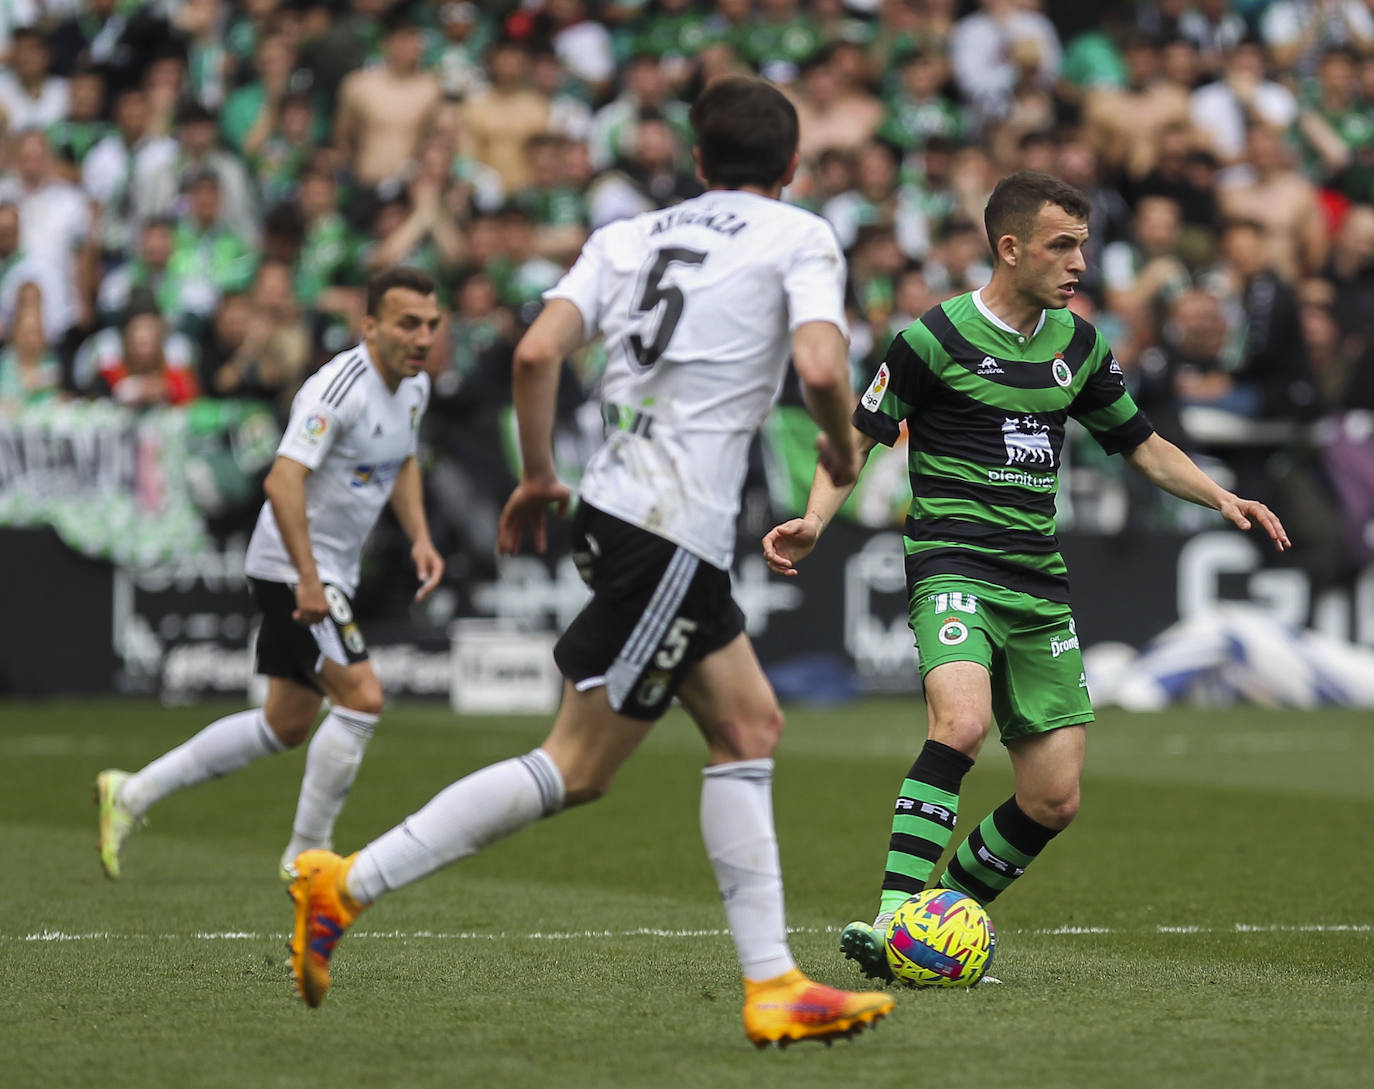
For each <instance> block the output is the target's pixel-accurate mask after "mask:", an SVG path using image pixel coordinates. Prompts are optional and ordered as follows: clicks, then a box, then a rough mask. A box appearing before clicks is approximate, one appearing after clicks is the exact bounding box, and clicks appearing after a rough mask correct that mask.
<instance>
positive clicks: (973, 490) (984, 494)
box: [911, 473, 1055, 517]
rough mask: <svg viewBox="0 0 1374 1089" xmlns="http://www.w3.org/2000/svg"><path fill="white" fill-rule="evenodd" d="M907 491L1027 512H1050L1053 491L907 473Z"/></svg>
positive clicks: (916, 495)
mask: <svg viewBox="0 0 1374 1089" xmlns="http://www.w3.org/2000/svg"><path fill="white" fill-rule="evenodd" d="M911 494H912V496H913V497H914V498H916V499H970V500H972V501H973V502H975V503H988V504H990V505H992V506H1002V507H1016V508H1017V509H1019V510H1024V511H1029V512H1030V513H1031V514H1044V515H1048V516H1051V517H1052V516H1053V515H1054V509H1055V504H1054V493H1053V492H1031V491H1026V490H1025V489H1023V488H1017V487H998V486H997V485H995V484H975V483H974V482H973V481H970V480H956V479H954V478H953V477H944V476H927V475H926V474H924V473H912V474H911Z"/></svg>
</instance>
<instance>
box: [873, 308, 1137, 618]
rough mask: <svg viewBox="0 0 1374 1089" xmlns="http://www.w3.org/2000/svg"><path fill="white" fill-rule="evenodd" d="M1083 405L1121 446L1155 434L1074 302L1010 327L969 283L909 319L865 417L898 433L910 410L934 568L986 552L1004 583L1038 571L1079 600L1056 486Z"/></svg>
mask: <svg viewBox="0 0 1374 1089" xmlns="http://www.w3.org/2000/svg"><path fill="white" fill-rule="evenodd" d="M1070 418H1075V419H1079V420H1081V421H1082V423H1083V424H1084V426H1085V427H1086V428H1087V429H1088V431H1089V432H1090V433H1091V434H1093V435H1094V437H1096V438H1097V440H1098V441H1099V443H1101V444H1102V446H1103V448H1104V449H1106V450H1107V451H1108V452H1109V453H1112V452H1116V451H1117V450H1127V449H1131V448H1132V447H1133V446H1135V445H1137V444H1138V443H1140V442H1142V441H1144V439H1145V438H1147V437H1148V436H1149V434H1150V433H1151V428H1150V426H1149V423H1148V421H1146V420H1145V419H1144V417H1143V416H1141V415H1140V413H1139V411H1138V409H1137V408H1136V406H1135V403H1134V402H1133V401H1132V400H1131V397H1130V394H1129V393H1127V392H1126V388H1125V386H1124V385H1123V383H1122V378H1121V369H1120V367H1118V366H1117V364H1116V360H1115V359H1114V357H1113V356H1112V353H1111V350H1110V349H1109V348H1108V347H1107V344H1106V342H1105V341H1104V340H1103V339H1102V336H1101V334H1100V333H1098V331H1097V330H1096V329H1094V328H1093V327H1092V326H1091V325H1090V324H1088V323H1087V322H1085V321H1083V320H1082V319H1080V318H1078V317H1076V316H1075V315H1074V314H1072V313H1071V312H1070V311H1068V310H1046V311H1044V312H1043V315H1042V319H1041V322H1040V325H1039V327H1038V328H1037V329H1036V330H1035V331H1034V332H1033V333H1032V334H1031V335H1029V336H1027V335H1024V334H1020V333H1018V332H1016V331H1015V330H1012V329H1007V328H1004V327H1003V326H1002V325H1001V323H1000V322H997V321H996V320H994V319H992V318H991V317H990V316H989V315H988V314H987V313H985V312H984V311H982V310H980V309H979V306H978V304H977V303H975V301H974V297H973V296H972V295H971V294H969V295H961V296H959V297H957V298H954V299H950V300H948V301H946V302H944V303H942V304H941V305H940V306H937V307H934V308H932V309H931V310H929V311H927V312H926V313H925V314H923V315H922V316H921V318H920V320H918V321H916V322H913V323H912V324H911V325H910V326H908V327H907V328H906V329H905V330H903V331H902V333H901V334H900V335H899V336H898V337H897V338H896V339H895V340H894V341H893V343H892V346H891V347H890V348H889V350H888V353H887V355H886V357H885V358H884V361H883V365H882V367H881V368H880V369H879V374H878V377H876V378H875V379H874V382H873V384H872V385H871V386H870V387H869V389H868V392H867V393H865V394H864V396H863V397H862V398H861V400H860V403H859V407H858V408H857V409H856V410H855V413H854V423H855V426H856V427H858V428H859V429H860V430H861V431H864V432H865V433H866V434H868V435H871V436H873V437H874V438H876V439H879V440H880V441H882V442H886V443H892V442H894V441H895V440H896V437H897V436H898V434H899V433H900V425H901V423H902V422H903V421H905V422H906V425H907V433H908V451H909V452H908V468H909V470H910V472H911V483H912V493H913V499H912V504H911V508H910V513H911V519H910V520H909V521H908V523H907V542H906V551H907V554H908V555H909V556H918V555H919V556H926V557H927V558H925V559H923V560H922V561H921V563H920V565H919V572H920V573H921V575H922V576H923V577H927V576H931V575H936V574H940V573H951V574H957V573H963V574H967V573H968V570H969V562H973V563H974V564H975V566H976V567H978V569H979V570H980V571H981V570H985V569H986V570H988V571H989V572H990V574H992V575H995V574H996V573H997V572H998V571H1001V572H1002V578H1001V580H1000V582H999V584H1014V583H1017V582H1018V581H1019V580H1018V578H1017V574H1016V572H1017V571H1018V570H1024V571H1025V573H1026V575H1027V576H1028V580H1029V581H1028V583H1027V584H1028V585H1034V586H1036V587H1038V588H1039V589H1040V591H1041V593H1042V596H1045V595H1048V596H1050V598H1051V600H1064V601H1067V600H1068V598H1067V595H1068V579H1067V571H1066V570H1065V568H1064V563H1063V560H1062V559H1061V558H1060V557H1059V555H1058V553H1057V552H1056V551H1055V547H1056V546H1055V542H1054V531H1055V525H1054V517H1053V508H1052V497H1053V496H1054V494H1055V492H1056V491H1057V488H1058V472H1059V466H1060V464H1061V461H1062V451H1063V446H1064V441H1065V438H1064V427H1065V424H1066V423H1067V421H1068V420H1069V419H1070ZM937 519H938V520H939V524H938V525H936V524H932V523H933V522H935V520H937ZM999 531H1001V532H999ZM926 537H929V538H935V539H932V540H926V539H924V538H926ZM1037 539H1038V540H1039V541H1043V545H1044V547H1043V551H1042V550H1041V549H1040V548H1039V547H1037ZM940 550H945V551H943V552H942V551H940ZM961 552H962V555H963V559H961V558H960V553H961ZM927 554H930V555H928V556H927ZM945 568H948V570H947V571H945V570H944V569H945ZM910 572H911V567H910V566H909V567H908V573H909V574H910ZM980 577H981V576H980Z"/></svg>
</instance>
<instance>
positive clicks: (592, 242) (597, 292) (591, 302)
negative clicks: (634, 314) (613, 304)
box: [544, 227, 609, 338]
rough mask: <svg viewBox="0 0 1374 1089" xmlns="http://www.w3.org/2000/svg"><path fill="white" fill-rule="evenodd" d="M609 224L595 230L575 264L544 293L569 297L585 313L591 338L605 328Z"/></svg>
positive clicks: (547, 298)
mask: <svg viewBox="0 0 1374 1089" xmlns="http://www.w3.org/2000/svg"><path fill="white" fill-rule="evenodd" d="M607 229H608V228H607V227H602V228H600V229H598V230H596V231H593V232H592V235H591V237H590V238H588V239H587V241H586V242H585V243H584V244H583V246H582V252H581V253H580V254H578V256H577V260H576V261H575V262H574V263H573V267H572V268H570V269H568V271H567V272H566V273H564V274H563V278H562V279H561V280H559V281H558V283H556V284H554V285H553V287H551V288H549V289H548V290H547V291H545V292H544V301H545V302H548V301H550V300H551V299H567V300H568V301H569V302H570V303H572V304H573V305H574V306H575V307H577V309H578V311H579V312H580V313H581V314H582V333H583V336H584V337H587V338H590V337H591V336H593V335H594V334H595V333H596V332H597V331H598V330H599V329H600V328H601V284H602V282H603V273H604V272H605V270H606V269H607V267H608V265H609V259H608V254H607V247H606V231H607Z"/></svg>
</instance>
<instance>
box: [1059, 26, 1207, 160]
mask: <svg viewBox="0 0 1374 1089" xmlns="http://www.w3.org/2000/svg"><path fill="white" fill-rule="evenodd" d="M1122 55H1123V59H1124V61H1125V63H1126V86H1125V87H1124V88H1122V89H1120V90H1112V89H1109V88H1095V89H1094V90H1093V91H1092V92H1091V93H1089V94H1087V95H1086V96H1085V97H1084V102H1083V120H1084V122H1085V124H1086V126H1087V129H1088V132H1089V133H1090V134H1091V139H1092V141H1093V145H1094V148H1095V150H1096V151H1097V154H1098V156H1099V157H1100V158H1101V160H1102V162H1103V163H1104V164H1105V165H1106V166H1107V168H1108V169H1109V170H1124V171H1126V172H1127V173H1129V174H1133V175H1140V174H1145V173H1148V172H1149V170H1150V169H1151V168H1152V167H1153V166H1154V163H1155V159H1156V157H1157V156H1158V154H1159V145H1160V141H1161V136H1162V134H1163V132H1164V131H1165V130H1166V129H1168V128H1169V127H1171V126H1175V125H1181V124H1186V123H1187V121H1188V103H1189V94H1190V92H1191V88H1190V87H1187V86H1184V85H1181V84H1179V83H1177V82H1176V81H1175V80H1174V79H1173V78H1171V77H1170V76H1169V75H1168V74H1166V73H1165V71H1164V68H1163V63H1162V58H1161V55H1160V49H1159V47H1158V46H1156V45H1155V43H1153V42H1152V41H1150V39H1149V38H1146V37H1145V36H1144V35H1141V34H1136V35H1133V36H1130V37H1128V38H1127V40H1126V43H1125V46H1124V48H1123V50H1122Z"/></svg>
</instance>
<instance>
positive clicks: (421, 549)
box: [410, 537, 444, 601]
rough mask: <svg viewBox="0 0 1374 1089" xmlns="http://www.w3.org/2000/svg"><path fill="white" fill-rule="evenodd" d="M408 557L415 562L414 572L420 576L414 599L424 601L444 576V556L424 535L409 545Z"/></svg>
mask: <svg viewBox="0 0 1374 1089" xmlns="http://www.w3.org/2000/svg"><path fill="white" fill-rule="evenodd" d="M410 558H411V560H412V561H413V562H414V564H415V574H416V575H418V576H419V577H420V588H419V589H418V590H416V591H415V600H416V601H424V599H425V598H427V597H429V595H430V594H431V593H432V592H433V590H434V588H435V587H436V586H438V585H439V580H440V579H441V578H443V577H444V557H443V556H441V555H439V552H438V550H437V549H436V548H435V547H434V542H433V541H431V540H430V539H429V538H428V537H426V538H425V539H424V540H421V541H416V542H415V543H414V544H413V545H411V546H410Z"/></svg>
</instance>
